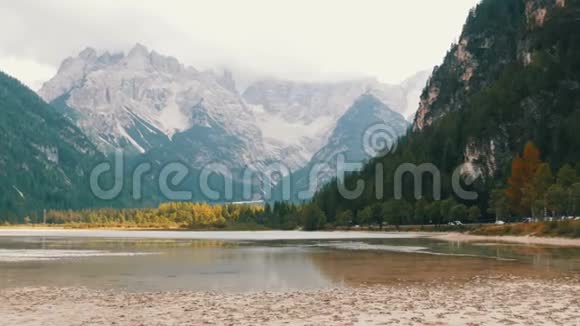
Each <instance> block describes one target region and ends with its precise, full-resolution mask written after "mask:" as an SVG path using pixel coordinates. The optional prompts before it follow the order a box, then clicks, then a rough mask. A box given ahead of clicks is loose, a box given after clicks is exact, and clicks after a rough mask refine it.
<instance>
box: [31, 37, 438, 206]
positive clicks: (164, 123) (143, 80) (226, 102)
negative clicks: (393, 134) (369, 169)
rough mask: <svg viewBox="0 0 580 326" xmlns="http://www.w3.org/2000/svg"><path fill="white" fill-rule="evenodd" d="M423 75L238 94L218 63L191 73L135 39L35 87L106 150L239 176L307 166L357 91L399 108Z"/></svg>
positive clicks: (265, 87)
mask: <svg viewBox="0 0 580 326" xmlns="http://www.w3.org/2000/svg"><path fill="white" fill-rule="evenodd" d="M426 79H427V74H425V73H420V74H417V75H416V76H414V77H412V78H411V79H410V80H409V81H408V82H405V83H404V84H402V85H387V84H382V83H380V82H378V81H377V80H375V79H370V78H369V79H359V80H350V81H343V82H332V83H331V82H328V83H322V82H320V83H306V82H293V81H285V80H276V79H262V80H258V81H255V82H253V83H251V84H250V85H249V86H248V87H247V88H246V89H245V90H244V91H243V92H241V91H240V90H238V87H237V86H236V83H235V79H234V76H233V75H232V73H231V72H228V71H227V70H225V71H221V72H216V71H198V70H196V69H194V68H192V67H186V66H184V65H183V64H181V63H179V61H177V59H175V58H173V57H169V56H164V55H161V54H158V53H157V52H155V51H149V50H148V49H147V48H145V47H144V46H143V45H139V44H137V45H135V47H133V48H132V49H131V50H130V51H129V52H128V53H127V54H124V53H118V54H110V53H108V52H104V53H102V54H98V53H97V51H96V50H94V49H92V48H87V49H85V50H84V51H82V52H81V53H80V54H79V55H78V56H76V57H73V58H68V59H66V60H64V61H63V63H62V64H61V66H60V68H59V70H58V73H57V74H56V75H55V76H54V77H53V78H52V79H51V80H49V81H48V82H46V83H45V84H44V85H43V87H42V88H41V89H40V90H39V94H40V95H41V96H42V98H43V99H45V100H46V101H47V102H49V103H50V104H52V105H53V106H54V107H55V108H56V109H57V110H58V111H59V112H60V113H62V114H64V115H65V116H67V117H68V118H69V119H70V120H71V121H73V122H74V123H75V124H76V125H77V126H78V127H79V128H80V129H81V130H82V131H84V132H85V133H86V134H87V135H88V136H89V137H90V139H91V140H92V141H93V142H94V143H95V144H96V145H97V146H98V148H99V149H100V150H101V151H103V152H105V153H112V152H113V151H114V150H115V149H124V150H125V151H126V152H127V153H130V154H131V156H132V157H134V158H136V161H137V162H142V161H149V162H157V163H159V164H161V163H169V162H183V163H185V164H186V165H187V166H188V167H190V168H192V169H193V170H195V171H198V172H199V171H201V170H202V169H203V168H204V167H206V166H207V165H208V164H212V163H216V162H218V163H221V164H224V165H225V166H227V167H228V168H229V169H231V170H233V171H235V173H234V178H235V179H236V180H235V181H236V182H243V180H241V179H242V177H243V172H244V170H245V169H246V168H248V167H249V168H250V169H251V170H252V171H254V172H257V173H258V174H263V172H264V171H265V170H266V169H267V167H268V166H269V165H270V164H276V163H282V164H283V165H284V166H286V167H287V171H284V172H283V174H284V175H287V174H288V173H289V172H294V171H297V170H299V169H301V168H303V167H304V166H306V165H307V164H308V163H309V162H310V161H311V159H312V158H313V156H314V154H316V153H317V152H318V151H319V150H320V149H321V148H323V147H324V146H326V145H327V142H328V140H329V138H330V137H331V135H332V134H333V131H334V130H335V128H337V123H338V121H339V119H340V118H341V117H342V116H343V115H344V114H345V113H346V112H347V110H348V109H349V107H350V106H352V104H353V103H354V101H355V100H356V99H357V98H358V97H360V96H361V95H363V94H366V93H368V94H372V95H373V96H375V97H376V98H377V99H379V100H380V101H381V102H383V103H384V104H385V105H387V106H388V107H390V108H392V110H394V111H396V112H400V113H403V114H408V112H409V110H410V109H409V108H411V107H418V102H419V101H418V97H416V98H415V100H413V99H412V97H413V94H417V93H418V89H420V88H421V87H420V85H424V84H425V83H426ZM413 102H416V103H415V104H417V105H413V104H412V103H413ZM360 119H363V120H364V119H365V117H364V116H362V117H360ZM397 136H398V135H397ZM198 172H195V173H198ZM258 179H259V181H260V182H262V183H265V184H269V185H272V184H274V183H276V180H274V179H271V178H270V177H269V176H267V175H261V176H259V177H258ZM258 188H260V187H258ZM258 192H260V191H259V189H258ZM258 195H260V194H258Z"/></svg>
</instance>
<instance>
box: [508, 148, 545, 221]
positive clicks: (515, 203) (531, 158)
mask: <svg viewBox="0 0 580 326" xmlns="http://www.w3.org/2000/svg"><path fill="white" fill-rule="evenodd" d="M540 163H542V162H541V160H540V150H539V149H538V148H537V147H536V145H534V143H533V142H531V141H529V142H528V143H527V144H526V146H525V147H524V153H523V155H522V156H519V155H516V157H515V158H514V159H513V161H512V173H511V176H510V178H509V179H508V188H507V190H506V196H507V197H508V198H509V200H510V208H511V210H512V212H514V213H517V214H527V213H529V210H530V207H529V206H528V205H525V203H524V201H523V198H524V197H525V195H526V193H525V192H526V191H527V189H530V187H529V186H530V183H531V182H532V181H533V180H534V176H535V175H536V171H537V170H538V166H539V165H540Z"/></svg>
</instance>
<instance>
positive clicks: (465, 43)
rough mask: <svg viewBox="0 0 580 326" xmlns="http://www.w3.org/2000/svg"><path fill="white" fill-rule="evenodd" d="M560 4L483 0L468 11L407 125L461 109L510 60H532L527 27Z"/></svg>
mask: <svg viewBox="0 0 580 326" xmlns="http://www.w3.org/2000/svg"><path fill="white" fill-rule="evenodd" d="M565 7H566V1H565V0H525V1H524V0H517V1H516V0H508V1H505V2H504V3H499V2H498V1H483V2H482V3H481V4H480V5H479V6H478V7H477V8H475V9H474V10H472V11H471V12H470V13H469V16H468V18H467V22H466V23H465V26H464V29H463V32H462V33H461V37H460V39H459V42H458V43H457V44H454V45H453V46H452V47H451V49H450V51H449V52H448V53H447V55H446V57H445V59H444V62H443V64H442V65H440V66H438V67H436V68H435V70H434V71H433V74H432V76H431V78H430V79H429V82H428V84H427V87H426V88H425V89H424V90H423V93H422V94H421V98H420V105H419V109H418V111H417V115H416V117H415V120H414V124H413V129H414V130H416V131H420V130H422V129H424V128H426V127H428V126H430V125H432V124H433V122H434V121H436V120H437V119H439V118H441V117H442V116H444V115H445V114H447V113H448V112H453V111H457V110H461V109H462V108H463V107H464V106H465V105H466V104H467V101H468V98H469V96H471V95H473V94H475V93H477V92H478V91H480V90H481V89H483V88H484V87H486V86H487V85H490V84H491V83H493V82H494V81H495V80H497V79H498V78H499V76H500V74H501V72H502V71H504V69H505V68H506V67H507V66H508V65H510V64H511V63H514V62H521V63H523V64H524V65H529V64H530V63H532V61H533V54H532V52H533V49H532V48H531V47H532V44H533V41H532V39H533V38H534V34H533V31H537V30H538V29H541V28H542V27H543V26H544V24H545V22H546V20H548V19H549V17H550V13H553V12H554V10H555V9H558V8H565ZM494 15H495V16H496V18H495V21H491V20H492V18H493V17H492V16H494ZM487 20H489V24H488V23H487ZM483 21H486V23H482V22H483Z"/></svg>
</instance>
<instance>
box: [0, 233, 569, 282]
mask: <svg viewBox="0 0 580 326" xmlns="http://www.w3.org/2000/svg"><path fill="white" fill-rule="evenodd" d="M19 258H20V259H19ZM22 258H26V259H22ZM566 274H574V275H575V274H580V249H577V248H554V247H546V246H531V245H520V244H513V245H512V244H498V243H472V244H467V243H450V242H443V241H437V240H433V239H428V238H409V239H402V238H400V237H398V238H395V239H374V240H373V239H358V240H357V239H349V240H285V241H259V242H258V241H249V240H245V241H238V240H228V241H223V240H185V239H173V240H163V239H148V240H144V239H119V238H116V239H102V238H90V239H83V238H65V237H60V238H42V237H24V238H19V237H6V238H1V237H0V287H13V286H87V287H97V288H119V289H126V290H129V291H157V290H177V289H191V290H216V289H217V290H231V291H245V290H263V289H266V290H280V289H302V288H319V287H329V286H337V285H350V286H357V285H362V284H387V283H391V282H425V281H434V280H459V281H460V280H467V279H470V278H472V277H474V276H500V275H518V276H525V277H554V276H561V275H566Z"/></svg>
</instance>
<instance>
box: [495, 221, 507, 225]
mask: <svg viewBox="0 0 580 326" xmlns="http://www.w3.org/2000/svg"><path fill="white" fill-rule="evenodd" d="M495 224H497V225H504V224H505V222H504V221H495Z"/></svg>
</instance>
